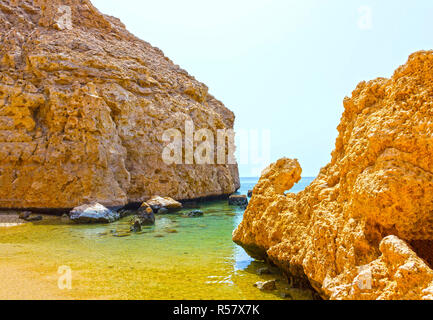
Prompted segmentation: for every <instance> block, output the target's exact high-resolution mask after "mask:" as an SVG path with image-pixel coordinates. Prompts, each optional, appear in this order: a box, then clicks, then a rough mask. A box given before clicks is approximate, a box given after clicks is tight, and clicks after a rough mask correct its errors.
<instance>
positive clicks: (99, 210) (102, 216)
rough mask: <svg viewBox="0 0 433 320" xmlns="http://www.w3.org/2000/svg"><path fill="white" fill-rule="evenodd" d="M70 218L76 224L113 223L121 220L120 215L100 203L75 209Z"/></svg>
mask: <svg viewBox="0 0 433 320" xmlns="http://www.w3.org/2000/svg"><path fill="white" fill-rule="evenodd" d="M69 217H70V219H71V220H72V221H74V222H76V223H83V224H86V223H111V222H114V221H117V220H119V219H120V215H119V214H118V213H117V212H114V211H112V210H110V209H107V208H106V207H104V206H103V205H101V204H99V203H92V204H85V205H82V206H79V207H76V208H74V209H73V210H72V211H71V212H70V213H69Z"/></svg>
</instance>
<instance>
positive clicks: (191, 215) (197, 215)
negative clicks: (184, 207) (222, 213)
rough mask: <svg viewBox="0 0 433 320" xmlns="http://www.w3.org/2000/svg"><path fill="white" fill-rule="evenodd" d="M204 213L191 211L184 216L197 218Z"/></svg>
mask: <svg viewBox="0 0 433 320" xmlns="http://www.w3.org/2000/svg"><path fill="white" fill-rule="evenodd" d="M203 215H204V213H203V211H201V210H193V211H191V212H189V213H186V214H185V216H187V217H189V218H197V217H203Z"/></svg>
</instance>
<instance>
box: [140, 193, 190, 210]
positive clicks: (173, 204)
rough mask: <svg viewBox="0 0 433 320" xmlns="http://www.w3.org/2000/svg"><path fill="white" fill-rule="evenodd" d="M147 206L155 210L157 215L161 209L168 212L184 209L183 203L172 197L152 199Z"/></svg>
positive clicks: (155, 197)
mask: <svg viewBox="0 0 433 320" xmlns="http://www.w3.org/2000/svg"><path fill="white" fill-rule="evenodd" d="M147 204H148V205H149V206H150V207H151V208H152V209H153V211H154V212H155V213H156V212H158V210H159V209H161V208H165V209H167V210H168V211H177V210H180V209H182V203H180V202H178V201H176V200H174V199H172V198H170V197H164V198H163V197H160V196H154V197H152V199H150V200H149V201H147Z"/></svg>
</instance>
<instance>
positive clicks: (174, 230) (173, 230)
mask: <svg viewBox="0 0 433 320" xmlns="http://www.w3.org/2000/svg"><path fill="white" fill-rule="evenodd" d="M165 232H167V233H178V232H177V230H176V229H167V230H165Z"/></svg>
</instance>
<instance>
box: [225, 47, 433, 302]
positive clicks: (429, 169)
mask: <svg viewBox="0 0 433 320" xmlns="http://www.w3.org/2000/svg"><path fill="white" fill-rule="evenodd" d="M432 70H433V52H432V51H428V52H424V51H423V52H417V53H415V54H413V55H411V56H410V58H409V61H408V62H407V64H405V65H403V66H401V67H400V68H398V69H397V70H396V72H395V73H394V75H393V77H392V78H391V79H384V78H380V79H376V80H373V81H370V82H362V83H360V84H359V85H358V87H357V88H356V90H355V91H354V92H353V94H352V97H351V98H346V99H345V100H344V106H345V111H344V114H343V117H342V119H341V123H340V125H339V127H338V130H339V136H338V138H337V142H336V148H335V150H334V152H333V154H332V161H331V163H330V164H328V165H327V166H326V167H324V168H323V169H322V170H321V172H320V174H319V176H318V177H317V178H316V179H315V180H314V182H313V183H312V184H311V185H310V186H309V187H307V188H306V189H305V190H304V191H303V192H300V193H298V194H293V193H289V194H287V195H285V192H286V191H287V190H289V189H290V188H291V187H292V186H293V185H294V183H296V182H297V181H299V179H300V177H301V167H300V165H299V164H298V162H297V161H296V160H290V159H282V160H280V161H278V162H277V163H275V164H272V165H271V166H270V167H269V168H268V169H266V170H265V171H264V173H263V176H262V177H261V179H260V182H259V183H258V184H257V186H256V187H255V189H254V194H253V197H252V199H251V201H250V204H249V206H248V209H247V211H246V213H245V215H244V220H243V221H242V223H241V225H240V226H239V227H238V229H237V230H236V231H235V232H234V234H233V239H234V241H235V242H237V243H239V244H241V245H242V246H244V247H245V248H246V249H247V250H248V251H249V252H250V253H251V254H252V255H253V256H256V257H264V256H267V257H268V258H269V259H270V260H271V261H273V262H274V263H276V264H277V265H278V266H279V267H280V268H281V269H283V270H284V271H285V272H286V273H288V274H290V275H291V276H295V277H298V278H301V277H306V278H307V279H308V280H309V282H310V283H311V285H312V286H313V287H314V288H315V289H316V290H317V291H318V292H319V293H320V294H321V295H322V297H324V298H331V299H431V298H433V282H432V281H433V278H432V274H433V271H432V269H431V267H430V265H431V263H432V262H433V259H432V257H433V254H431V244H432V243H433V242H431V241H432V240H433V216H432V212H433V73H432ZM428 248H430V249H428Z"/></svg>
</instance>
